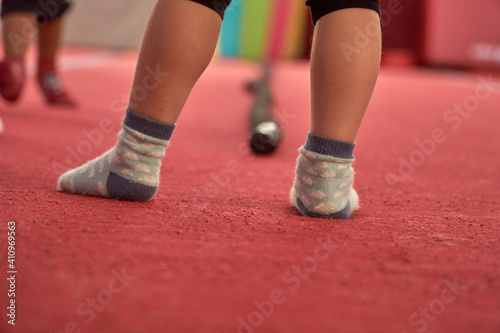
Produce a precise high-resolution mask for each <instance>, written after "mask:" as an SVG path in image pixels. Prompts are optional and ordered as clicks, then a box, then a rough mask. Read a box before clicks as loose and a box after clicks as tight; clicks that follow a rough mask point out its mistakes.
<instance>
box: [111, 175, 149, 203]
mask: <svg viewBox="0 0 500 333" xmlns="http://www.w3.org/2000/svg"><path fill="white" fill-rule="evenodd" d="M156 189H157V188H156V187H155V186H148V185H144V184H141V183H137V182H134V181H131V180H128V179H125V178H123V177H121V176H119V175H117V174H116V173H114V172H110V173H109V176H108V180H107V183H106V190H107V191H108V194H109V196H110V197H111V198H113V199H116V200H123V201H137V202H144V201H148V200H151V198H153V197H154V195H155V193H156Z"/></svg>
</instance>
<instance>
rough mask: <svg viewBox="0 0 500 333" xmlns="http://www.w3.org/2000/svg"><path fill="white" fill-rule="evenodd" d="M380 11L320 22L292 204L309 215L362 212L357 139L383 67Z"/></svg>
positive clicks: (345, 12)
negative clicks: (356, 180)
mask: <svg viewBox="0 0 500 333" xmlns="http://www.w3.org/2000/svg"><path fill="white" fill-rule="evenodd" d="M380 53H381V34H380V20H379V16H378V13H377V12H375V11H374V10H371V9H361V8H349V9H342V10H338V11H334V12H331V13H329V14H327V15H324V16H323V17H321V18H320V19H319V20H318V21H317V22H316V30H315V35H314V41H313V49H312V54H311V90H312V91H311V99H312V100H311V133H309V135H308V138H307V141H306V144H305V145H304V146H303V147H301V148H300V149H299V151H300V153H301V154H300V156H299V158H298V160H297V168H296V177H295V183H294V186H293V188H292V191H291V193H290V198H291V202H292V205H294V206H295V207H297V209H298V210H299V211H300V212H301V213H302V214H303V215H305V216H310V217H328V218H333V219H347V218H349V217H350V216H351V213H352V211H354V210H356V209H358V208H359V201H358V195H357V193H356V191H355V190H354V189H353V181H354V170H353V168H352V162H353V161H354V157H353V155H352V154H353V150H354V140H355V139H356V134H357V133H358V130H359V127H360V125H361V121H362V120H363V116H364V114H365V111H366V108H367V106H368V102H369V101H370V97H371V95H372V92H373V88H374V86H375V82H376V79H377V75H378V70H379V66H380Z"/></svg>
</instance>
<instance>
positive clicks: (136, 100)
mask: <svg viewBox="0 0 500 333" xmlns="http://www.w3.org/2000/svg"><path fill="white" fill-rule="evenodd" d="M220 26H221V17H220V16H219V14H217V13H216V12H215V11H214V10H212V9H209V8H208V7H205V6H203V5H200V4H198V3H195V2H191V1H186V0H158V2H157V3H156V7H155V9H154V11H153V14H152V17H151V19H150V22H149V25H148V28H147V30H146V34H145V36H144V41H143V44H142V47H141V52H140V55H139V60H138V64H137V69H136V74H135V78H134V83H133V86H132V92H131V94H130V101H129V108H130V110H127V114H126V116H125V119H124V121H123V125H122V127H123V130H122V131H121V132H120V134H119V139H118V142H117V145H116V146H115V148H113V149H111V150H110V151H108V152H107V153H105V154H103V155H102V156H101V157H99V158H97V159H95V160H93V161H91V162H89V163H87V164H85V165H83V166H82V167H80V168H78V169H74V170H72V171H69V172H67V173H65V174H64V175H62V176H61V177H60V179H59V183H58V186H59V189H60V190H62V191H66V192H70V193H78V194H91V195H99V196H103V197H110V198H114V199H120V200H129V201H146V200H149V199H151V198H152V197H153V196H154V194H155V192H156V188H157V187H158V184H159V174H160V160H161V158H162V157H163V156H164V154H165V149H166V147H167V146H168V144H169V141H170V137H171V135H172V132H173V130H174V127H175V126H174V125H173V124H174V123H175V122H176V121H177V118H178V117H179V115H180V113H181V110H182V108H183V106H184V103H185V102H186V99H187V97H188V95H189V93H190V92H191V89H192V88H193V86H194V84H195V83H196V81H197V80H198V78H199V77H200V75H201V74H202V73H203V71H204V70H205V68H206V67H207V65H208V64H209V62H210V60H211V58H212V55H213V52H214V50H215V46H216V44H217V38H218V35H219V30H220ZM134 111H135V112H134ZM89 179H92V181H89Z"/></svg>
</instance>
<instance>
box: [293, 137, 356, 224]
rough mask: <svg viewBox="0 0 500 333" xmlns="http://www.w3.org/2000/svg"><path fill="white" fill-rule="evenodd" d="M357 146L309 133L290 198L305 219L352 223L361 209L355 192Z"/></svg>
mask: <svg viewBox="0 0 500 333" xmlns="http://www.w3.org/2000/svg"><path fill="white" fill-rule="evenodd" d="M354 145H355V144H354V143H350V142H343V141H338V140H334V139H330V138H326V137H322V136H319V135H316V134H312V133H309V135H308V137H307V142H306V144H305V145H304V146H303V147H301V148H300V149H299V152H300V156H299V158H298V159H297V168H296V170H295V182H294V184H293V188H292V191H291V193H290V198H291V202H292V205H293V206H294V207H296V208H297V209H298V210H299V211H300V212H301V213H302V215H304V216H308V217H323V218H332V219H348V218H349V217H350V216H351V213H352V211H354V210H356V209H358V208H359V203H358V195H357V193H356V191H354V189H353V188H352V183H353V180H354V170H353V169H352V162H353V161H354V157H353V156H352V152H353V150H354Z"/></svg>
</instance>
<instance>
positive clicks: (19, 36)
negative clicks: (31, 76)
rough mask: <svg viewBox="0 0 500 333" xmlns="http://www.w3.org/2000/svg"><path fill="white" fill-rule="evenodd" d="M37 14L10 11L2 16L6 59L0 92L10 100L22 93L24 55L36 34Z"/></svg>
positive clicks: (0, 70)
mask: <svg viewBox="0 0 500 333" xmlns="http://www.w3.org/2000/svg"><path fill="white" fill-rule="evenodd" d="M34 22H35V14H33V13H30V12H16V13H9V14H7V15H4V16H2V23H3V46H4V53H5V59H4V60H3V61H2V62H0V94H1V95H2V96H3V97H4V98H5V99H6V100H7V101H10V102H15V101H17V100H18V99H19V96H20V95H21V91H22V87H23V85H24V78H25V68H24V57H25V56H26V52H27V50H28V47H29V45H30V42H31V40H32V39H33V37H34V36H35V34H36V25H35V23H34Z"/></svg>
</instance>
